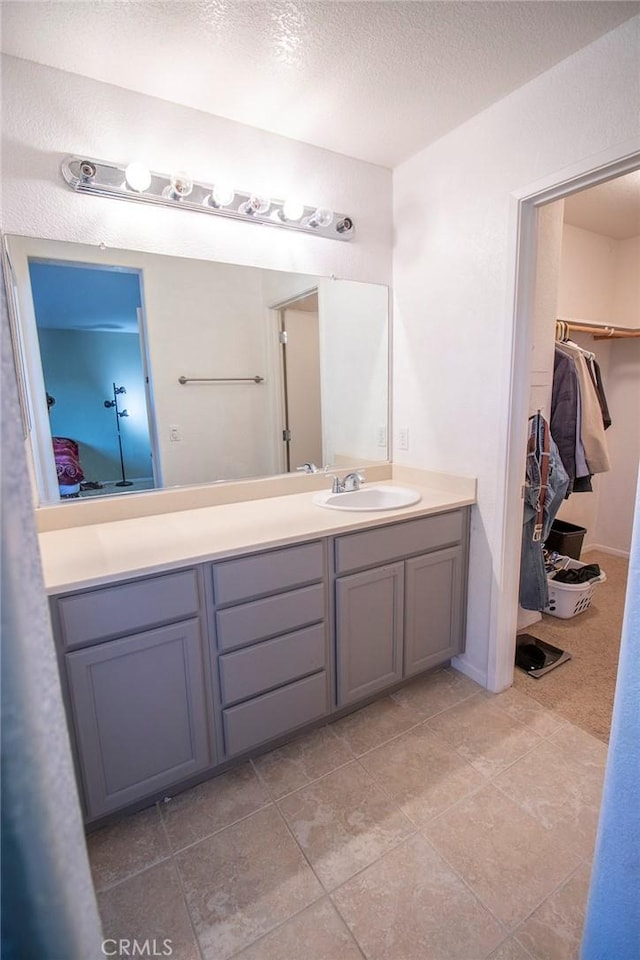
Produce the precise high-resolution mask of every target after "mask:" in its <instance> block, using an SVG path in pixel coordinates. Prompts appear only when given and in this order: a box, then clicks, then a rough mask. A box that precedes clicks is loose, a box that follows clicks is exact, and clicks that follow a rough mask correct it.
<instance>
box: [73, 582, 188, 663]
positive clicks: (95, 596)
mask: <svg viewBox="0 0 640 960" xmlns="http://www.w3.org/2000/svg"><path fill="white" fill-rule="evenodd" d="M57 607H58V613H59V615H60V625H61V628H62V639H63V644H64V646H65V648H66V649H71V648H72V647H78V646H81V645H83V644H88V643H95V642H96V641H98V640H106V639H109V638H110V637H117V636H122V635H124V634H128V633H136V632H137V631H139V630H141V629H144V628H146V627H154V626H157V625H159V624H161V623H168V622H170V621H172V620H183V619H186V618H187V617H191V616H193V615H194V614H197V613H198V612H199V608H200V597H199V592H198V577H197V573H196V571H195V570H193V569H191V570H181V571H180V572H179V573H170V574H166V575H165V576H162V577H151V578H150V579H148V580H136V581H134V582H131V583H123V584H120V585H119V586H117V587H104V588H102V589H101V590H91V591H88V592H87V593H81V594H77V595H76V596H73V597H62V598H61V599H60V600H58V601H57Z"/></svg>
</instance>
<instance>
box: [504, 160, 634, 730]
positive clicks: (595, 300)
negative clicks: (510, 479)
mask: <svg viewBox="0 0 640 960" xmlns="http://www.w3.org/2000/svg"><path fill="white" fill-rule="evenodd" d="M638 263H640V173H631V174H626V175H624V176H622V177H617V178H614V179H611V180H608V181H606V182H605V183H602V184H599V185H597V186H595V187H589V188H588V189H586V190H582V191H579V192H578V193H574V194H572V195H571V196H570V197H569V198H567V199H566V200H564V199H561V200H557V201H555V202H553V203H551V204H548V205H547V206H545V207H544V208H542V209H541V210H540V212H539V217H538V244H537V264H538V267H537V270H536V285H535V294H534V307H533V315H534V331H533V333H534V337H533V339H534V349H533V351H532V356H533V364H532V368H533V369H532V385H531V392H530V406H529V413H530V414H533V413H534V412H535V411H536V410H537V409H540V410H541V411H542V413H543V415H544V416H545V417H546V418H547V420H548V421H549V423H550V426H551V430H552V434H553V436H554V438H555V439H556V440H557V441H558V443H559V445H560V455H561V457H562V459H563V461H564V464H565V467H566V468H567V472H568V473H570V474H571V476H572V478H573V476H574V475H575V476H576V477H579V478H580V479H576V480H575V482H573V480H572V484H571V488H570V491H571V492H570V495H569V496H568V498H567V499H565V500H564V501H563V502H562V504H561V505H560V508H559V510H558V513H557V520H556V527H558V529H559V531H560V532H558V533H556V539H555V542H554V541H553V540H551V541H550V542H549V544H548V549H549V551H553V550H556V551H558V552H559V553H560V554H561V555H568V556H569V557H570V559H571V563H572V564H578V563H582V564H583V565H589V567H590V568H591V569H592V572H593V573H594V574H595V573H597V571H596V567H595V565H597V568H598V570H599V571H600V577H603V578H606V579H604V580H603V581H602V583H601V584H600V583H594V584H593V585H592V587H589V586H587V585H585V586H580V585H573V586H572V585H558V586H557V587H552V586H551V583H550V589H551V594H552V604H551V608H550V610H545V611H544V612H534V611H519V614H520V615H519V623H518V626H519V627H522V628H523V630H525V631H526V634H527V635H528V636H529V637H534V638H536V640H539V641H542V642H543V643H548V644H552V645H553V646H555V647H558V648H560V649H562V650H565V651H567V652H568V653H569V654H570V656H571V661H568V662H567V663H566V666H565V665H562V666H561V667H559V668H557V669H554V670H553V671H551V672H550V673H548V674H546V675H544V676H543V677H540V678H539V679H535V674H534V675H531V676H527V675H526V673H525V672H524V671H523V670H521V669H516V671H515V673H514V685H515V686H516V687H517V688H518V689H519V690H520V691H521V692H522V693H526V694H528V695H529V696H531V697H532V698H533V699H535V700H537V701H538V702H539V703H541V704H542V705H543V706H545V707H547V708H548V709H553V710H555V711H556V712H557V713H559V714H561V715H562V716H564V717H565V718H566V719H567V720H569V721H571V722H572V723H574V724H576V725H577V726H579V727H581V728H582V729H584V730H586V731H587V732H589V733H590V734H592V735H593V736H595V737H597V738H599V739H601V740H603V741H605V742H606V741H607V740H608V736H609V731H610V722H611V714H612V709H613V697H614V691H615V681H616V673H617V663H618V655H619V645H620V637H621V632H622V617H623V610H624V595H625V589H626V581H627V568H628V558H629V553H630V548H631V531H632V525H633V512H634V502H635V492H636V485H637V475H638V462H639V460H640V327H638V321H639V318H640V282H639V279H638V269H637V268H638ZM558 321H560V322H558ZM574 357H577V358H579V359H580V361H581V362H583V358H584V360H586V364H585V366H586V368H587V369H588V370H591V371H593V372H594V373H595V372H596V371H597V374H598V379H599V382H600V391H601V398H602V411H601V412H600V416H599V418H598V419H599V421H600V428H599V429H600V436H601V438H602V444H603V449H604V450H605V451H606V452H607V454H608V460H609V464H610V466H609V468H608V469H605V468H604V465H601V466H600V467H596V468H595V469H594V470H591V471H589V472H590V473H591V474H592V475H591V476H590V477H585V476H584V472H585V471H584V465H583V466H582V468H580V467H579V466H578V465H577V456H576V457H575V460H574V454H575V453H576V451H577V446H576V443H575V431H572V433H573V436H574V439H573V440H572V441H570V440H569V438H568V436H567V430H566V428H567V425H568V423H569V419H570V417H571V416H572V414H570V411H569V409H568V397H567V396H564V395H563V396H559V395H558V388H559V385H560V384H561V383H562V384H564V383H566V380H567V368H568V367H571V368H572V369H573V368H574V366H575V361H574V359H573V358H574ZM557 364H559V365H560V370H562V371H565V372H564V374H562V373H560V375H559V376H560V378H559V379H558V380H557V381H556V379H555V378H554V365H557ZM552 386H553V394H554V397H556V402H554V403H552V401H551V397H552ZM586 386H587V387H588V386H590V384H586ZM582 391H583V387H582V386H581V388H580V393H581V394H582ZM594 393H595V390H594ZM597 407H598V403H597V402H596V408H597ZM574 422H575V421H574ZM585 444H586V440H585ZM574 463H575V464H576V467H575V469H573V465H574ZM562 531H564V532H562ZM557 562H558V563H564V561H560V560H558V561H557ZM574 613H575V615H574ZM554 614H555V615H554Z"/></svg>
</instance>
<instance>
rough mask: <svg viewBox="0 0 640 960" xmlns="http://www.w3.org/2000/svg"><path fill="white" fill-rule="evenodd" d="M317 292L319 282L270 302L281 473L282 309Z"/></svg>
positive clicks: (283, 464)
mask: <svg viewBox="0 0 640 960" xmlns="http://www.w3.org/2000/svg"><path fill="white" fill-rule="evenodd" d="M313 293H315V294H316V295H317V296H318V300H319V297H320V290H319V286H318V284H317V283H316V284H314V286H312V287H309V288H308V289H305V290H302V291H301V292H300V293H296V294H294V295H293V296H291V297H287V298H286V299H285V300H276V301H275V302H274V303H270V304H269V306H268V308H267V310H268V313H269V318H270V320H269V343H270V345H271V346H270V352H271V354H272V356H274V362H273V364H272V369H273V370H274V371H275V372H276V377H275V382H276V385H275V389H274V391H272V393H273V396H272V402H273V405H274V409H275V410H276V411H277V412H276V423H275V443H276V448H275V451H274V452H275V462H276V463H277V464H278V465H279V469H280V472H281V473H287V454H286V451H285V449H284V444H285V442H284V441H283V440H282V433H283V431H284V430H285V429H286V425H287V402H286V370H285V364H284V351H283V349H282V346H283V344H282V342H281V340H280V331H281V324H282V311H283V310H288V309H290V308H291V307H295V304H296V303H298V302H299V301H300V300H306V298H307V297H309V296H311V294H313ZM319 318H320V311H319V310H318V322H319Z"/></svg>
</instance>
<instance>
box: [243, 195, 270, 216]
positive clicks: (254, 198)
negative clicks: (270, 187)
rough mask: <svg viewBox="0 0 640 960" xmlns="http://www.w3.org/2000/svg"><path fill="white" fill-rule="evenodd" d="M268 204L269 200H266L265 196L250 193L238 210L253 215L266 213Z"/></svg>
mask: <svg viewBox="0 0 640 960" xmlns="http://www.w3.org/2000/svg"><path fill="white" fill-rule="evenodd" d="M270 206H271V200H268V199H267V198H266V197H259V196H258V195H257V194H252V195H251V196H250V197H249V199H248V200H245V201H244V203H241V204H240V206H239V207H238V212H239V213H244V214H248V215H249V216H253V215H254V214H256V213H266V212H267V210H268V209H269V207H270Z"/></svg>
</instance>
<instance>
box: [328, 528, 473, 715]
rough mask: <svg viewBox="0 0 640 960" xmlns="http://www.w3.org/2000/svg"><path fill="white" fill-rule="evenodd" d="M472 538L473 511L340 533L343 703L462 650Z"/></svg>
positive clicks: (338, 572) (337, 583)
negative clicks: (469, 524)
mask: <svg viewBox="0 0 640 960" xmlns="http://www.w3.org/2000/svg"><path fill="white" fill-rule="evenodd" d="M467 542H468V511H466V510H455V511H451V512H449V513H444V514H439V515H436V516H432V517H422V518H420V519H417V520H409V521H405V522H403V523H395V524H390V525H388V526H382V527H376V528H374V529H371V530H366V531H364V532H362V533H353V534H348V535H346V536H341V537H337V538H336V540H335V547H334V556H335V572H336V581H335V596H336V607H335V622H336V657H337V703H338V706H339V707H343V706H347V705H348V704H350V703H354V702H357V701H358V700H362V699H364V698H365V697H368V696H369V695H370V694H373V693H376V692H377V691H379V690H383V689H384V688H385V687H389V686H391V685H392V684H393V683H395V682H398V681H400V680H402V679H404V678H408V677H411V676H413V675H414V674H417V673H420V672H422V671H424V670H428V669H429V668H430V667H434V666H437V665H438V664H440V663H444V662H445V661H447V660H450V659H451V657H453V656H455V655H456V654H458V653H461V652H462V650H463V645H464V602H465V589H464V584H465V580H466V558H467ZM391 561H392V562H391ZM363 568H364V569H363ZM352 570H353V571H356V572H353V573H352V572H351V571H352Z"/></svg>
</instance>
